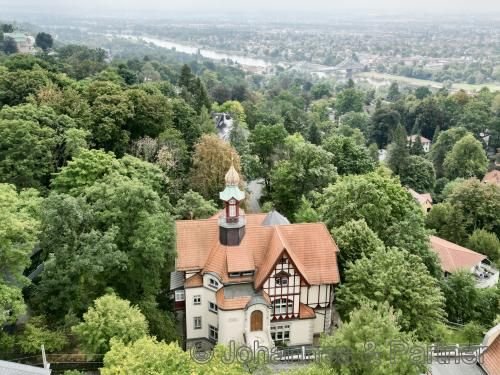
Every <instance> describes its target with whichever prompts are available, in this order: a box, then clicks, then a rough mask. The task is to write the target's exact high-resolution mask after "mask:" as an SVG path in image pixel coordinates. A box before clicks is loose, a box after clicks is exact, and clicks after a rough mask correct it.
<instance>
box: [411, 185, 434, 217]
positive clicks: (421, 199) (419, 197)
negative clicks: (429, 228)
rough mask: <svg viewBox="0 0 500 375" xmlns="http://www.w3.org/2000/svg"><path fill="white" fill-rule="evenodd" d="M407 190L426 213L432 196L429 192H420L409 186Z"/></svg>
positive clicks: (429, 207) (430, 204)
mask: <svg viewBox="0 0 500 375" xmlns="http://www.w3.org/2000/svg"><path fill="white" fill-rule="evenodd" d="M408 191H409V192H410V194H411V196H412V197H413V199H415V201H416V202H417V203H418V204H419V205H420V207H422V210H423V211H424V212H426V213H427V212H429V211H430V210H431V209H432V196H431V195H430V194H429V193H423V194H420V193H417V192H416V191H415V190H413V189H410V188H408Z"/></svg>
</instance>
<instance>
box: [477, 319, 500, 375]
mask: <svg viewBox="0 0 500 375" xmlns="http://www.w3.org/2000/svg"><path fill="white" fill-rule="evenodd" d="M481 345H482V346H483V347H485V348H486V350H485V351H484V352H483V358H482V361H481V367H482V368H483V370H484V371H485V372H486V374H487V375H500V324H497V326H496V327H493V328H492V329H490V330H489V331H488V332H487V333H486V335H485V336H484V340H483V342H482V344H481Z"/></svg>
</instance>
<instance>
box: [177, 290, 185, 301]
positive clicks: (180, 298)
mask: <svg viewBox="0 0 500 375" xmlns="http://www.w3.org/2000/svg"><path fill="white" fill-rule="evenodd" d="M175 301H176V302H180V301H184V289H181V290H176V291H175Z"/></svg>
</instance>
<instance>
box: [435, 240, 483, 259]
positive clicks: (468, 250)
mask: <svg viewBox="0 0 500 375" xmlns="http://www.w3.org/2000/svg"><path fill="white" fill-rule="evenodd" d="M431 237H434V238H436V239H438V240H439V241H443V242H447V243H450V244H451V245H452V246H449V247H453V248H454V249H455V250H456V251H462V252H464V253H469V254H479V255H484V254H481V253H478V252H477V251H474V250H471V249H468V248H466V247H464V246H462V245H459V244H456V243H455V242H451V241H448V240H446V239H444V238H441V237H438V236H431ZM446 250H447V251H448V250H449V249H448V247H447V249H446ZM484 256H485V257H486V255H484Z"/></svg>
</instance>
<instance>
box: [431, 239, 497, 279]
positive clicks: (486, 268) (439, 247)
mask: <svg viewBox="0 0 500 375" xmlns="http://www.w3.org/2000/svg"><path fill="white" fill-rule="evenodd" d="M430 243H431V249H432V250H433V251H434V252H435V253H436V254H437V255H438V257H439V260H440V261H441V269H442V270H443V272H444V275H445V276H447V275H450V274H452V273H454V272H457V271H460V270H466V271H469V272H470V273H472V274H473V275H474V277H475V278H476V286H477V287H478V288H489V287H493V286H495V285H497V284H498V275H499V272H498V270H497V269H496V268H495V267H493V265H492V264H491V262H490V261H489V260H488V258H487V257H486V256H485V255H483V254H479V253H476V252H475V251H472V250H469V249H467V248H465V247H463V246H459V245H457V244H455V243H453V242H450V241H446V240H445V239H442V238H439V237H436V236H431V237H430Z"/></svg>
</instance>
